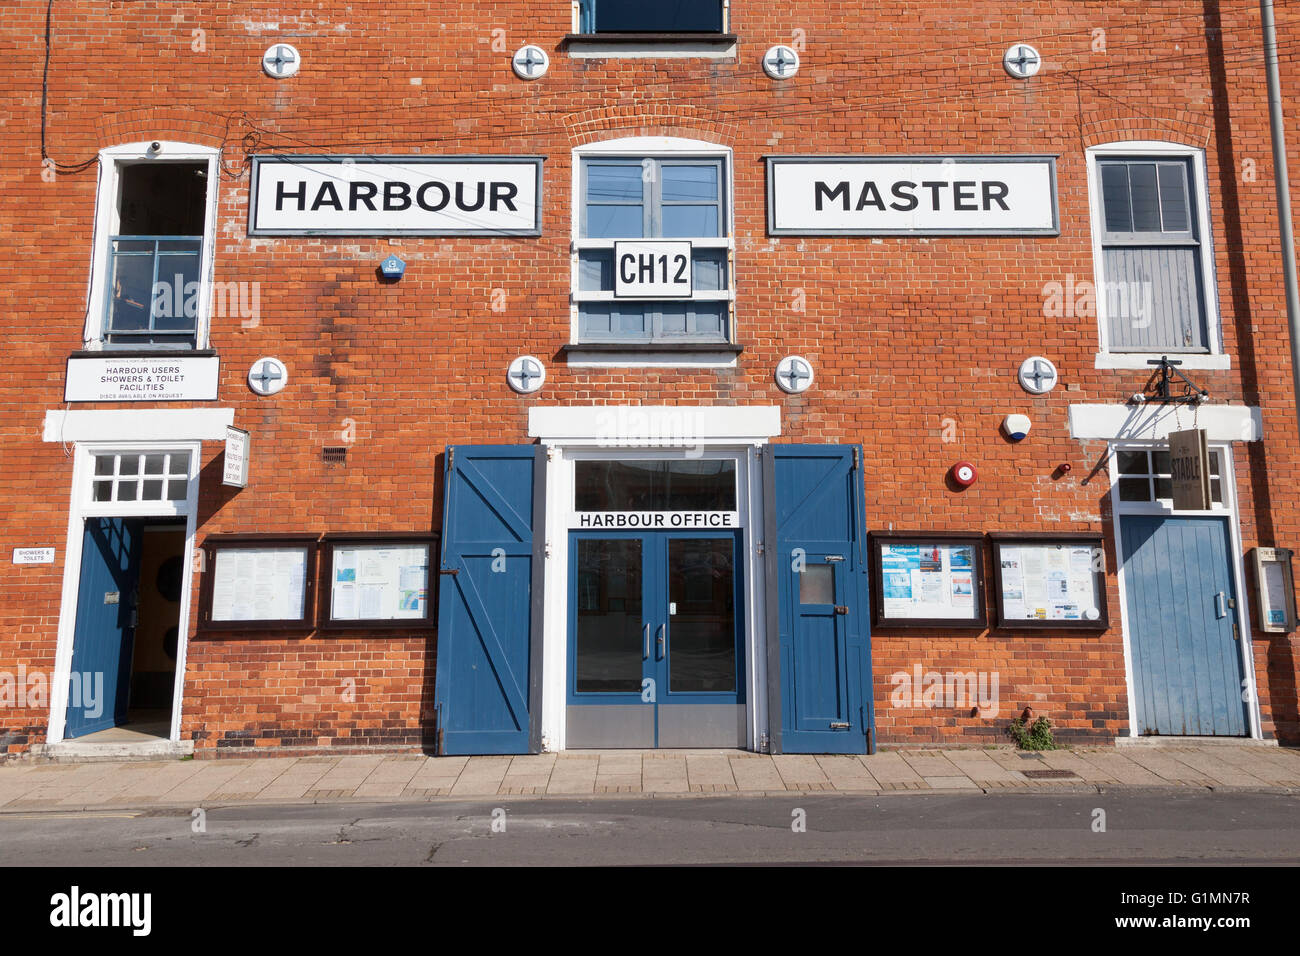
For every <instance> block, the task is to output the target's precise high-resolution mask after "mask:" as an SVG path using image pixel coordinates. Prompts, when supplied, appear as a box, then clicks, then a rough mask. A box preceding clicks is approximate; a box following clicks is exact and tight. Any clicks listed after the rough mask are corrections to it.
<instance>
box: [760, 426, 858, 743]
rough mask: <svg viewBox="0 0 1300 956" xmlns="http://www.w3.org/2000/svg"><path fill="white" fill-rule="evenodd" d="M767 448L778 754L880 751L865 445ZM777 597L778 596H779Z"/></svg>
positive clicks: (772, 719)
mask: <svg viewBox="0 0 1300 956" xmlns="http://www.w3.org/2000/svg"><path fill="white" fill-rule="evenodd" d="M769 452H770V453H768V454H764V456H763V458H764V461H765V466H764V484H765V488H766V493H765V495H764V497H765V500H766V503H767V504H766V515H765V523H766V526H767V528H766V533H765V535H764V537H765V539H766V540H767V541H768V542H769V543H771V542H775V547H768V549H767V554H766V559H767V567H766V573H767V594H768V683H769V693H768V711H769V717H768V722H769V726H770V728H771V729H770V731H769V732H770V735H771V748H772V750H773V752H777V753H848V754H852V753H868V752H874V751H875V710H874V705H873V702H872V698H871V634H870V614H869V613H868V605H867V602H868V577H867V564H866V560H867V548H866V528H865V512H864V502H863V480H862V471H861V465H860V463H861V460H862V451H861V448H860V447H859V446H856V445H773V446H770V448H769ZM774 598H775V600H774Z"/></svg>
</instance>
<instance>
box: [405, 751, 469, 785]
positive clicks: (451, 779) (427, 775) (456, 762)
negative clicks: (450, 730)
mask: <svg viewBox="0 0 1300 956" xmlns="http://www.w3.org/2000/svg"><path fill="white" fill-rule="evenodd" d="M468 764H469V758H468V757H428V758H426V759H425V761H424V764H423V766H421V767H420V769H419V770H417V771H416V772H415V776H414V777H412V778H411V782H410V783H409V784H408V786H409V787H411V788H412V789H416V790H441V789H448V790H450V789H451V787H452V785H453V784H455V782H456V778H457V777H459V776H460V774H461V771H462V770H464V769H465V767H466V766H467V765H468Z"/></svg>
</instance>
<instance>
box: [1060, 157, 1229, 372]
mask: <svg viewBox="0 0 1300 956" xmlns="http://www.w3.org/2000/svg"><path fill="white" fill-rule="evenodd" d="M1087 162H1088V187H1089V204H1090V208H1091V223H1092V242H1093V272H1094V276H1093V279H1094V281H1093V283H1092V286H1093V287H1092V289H1091V290H1090V291H1091V296H1090V298H1091V300H1092V303H1093V304H1094V309H1093V311H1094V313H1095V315H1096V316H1097V322H1098V337H1099V342H1100V349H1099V350H1098V353H1097V361H1096V366H1097V367H1098V368H1126V369H1146V368H1149V366H1148V365H1147V360H1148V359H1151V358H1158V357H1160V356H1161V355H1170V356H1171V357H1176V358H1177V359H1178V360H1179V361H1181V362H1182V363H1183V365H1184V367H1186V368H1227V367H1228V365H1229V358H1228V356H1226V355H1225V354H1224V353H1223V348H1222V336H1221V329H1220V319H1219V308H1218V291H1217V284H1216V281H1215V271H1214V250H1213V245H1212V242H1211V236H1212V229H1211V224H1210V211H1209V194H1208V181H1207V173H1206V163H1205V152H1204V150H1201V149H1196V148H1193V147H1188V146H1182V145H1179V144H1175V143H1163V142H1151V141H1125V142H1118V143H1110V144H1106V145H1103V146H1095V147H1092V148H1091V149H1089V150H1088V154H1087ZM1075 288H1076V289H1078V290H1080V292H1079V295H1080V296H1081V297H1082V296H1085V295H1086V292H1087V291H1089V290H1083V289H1082V288H1081V286H1080V285H1079V284H1077V283H1076V284H1075ZM1074 307H1075V312H1074V313H1073V314H1086V313H1087V312H1088V309H1087V308H1086V305H1085V304H1084V299H1083V298H1081V300H1080V302H1078V303H1075V304H1074Z"/></svg>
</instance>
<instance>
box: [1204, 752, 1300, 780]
mask: <svg viewBox="0 0 1300 956" xmlns="http://www.w3.org/2000/svg"><path fill="white" fill-rule="evenodd" d="M1218 750H1223V751H1225V753H1224V754H1223V756H1222V757H1221V758H1220V759H1222V760H1223V762H1224V763H1227V764H1230V765H1232V766H1234V767H1236V768H1238V769H1239V770H1244V771H1246V773H1249V774H1251V775H1252V776H1256V777H1259V778H1260V779H1261V780H1267V781H1268V782H1269V784H1270V785H1271V786H1275V787H1295V786H1300V755H1297V754H1296V753H1295V752H1293V751H1283V750H1279V749H1274V748H1272V747H1216V748H1214V750H1213V751H1211V750H1210V749H1209V748H1206V750H1205V751H1204V752H1205V753H1207V754H1209V755H1211V756H1213V757H1216V758H1217V757H1219V754H1218V753H1217V751H1218Z"/></svg>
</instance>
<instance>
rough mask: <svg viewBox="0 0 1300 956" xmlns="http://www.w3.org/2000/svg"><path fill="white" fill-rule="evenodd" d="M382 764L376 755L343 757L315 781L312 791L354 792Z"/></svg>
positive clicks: (380, 757)
mask: <svg viewBox="0 0 1300 956" xmlns="http://www.w3.org/2000/svg"><path fill="white" fill-rule="evenodd" d="M383 762H384V758H383V757H382V756H380V755H378V754H376V755H366V756H355V757H344V758H343V759H342V760H340V761H339V762H338V763H336V764H335V765H334V766H333V767H330V768H329V770H328V771H326V773H325V775H324V776H322V777H321V778H320V779H319V780H317V781H316V783H315V785H314V789H318V790H355V789H356V788H357V787H359V786H361V784H363V783H365V781H366V778H367V777H369V776H370V775H371V774H372V773H374V771H375V770H376V768H378V767H379V765H380V764H382V763H383Z"/></svg>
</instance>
